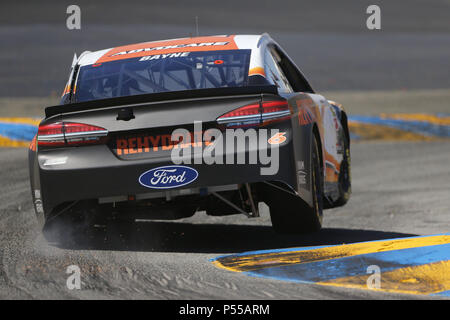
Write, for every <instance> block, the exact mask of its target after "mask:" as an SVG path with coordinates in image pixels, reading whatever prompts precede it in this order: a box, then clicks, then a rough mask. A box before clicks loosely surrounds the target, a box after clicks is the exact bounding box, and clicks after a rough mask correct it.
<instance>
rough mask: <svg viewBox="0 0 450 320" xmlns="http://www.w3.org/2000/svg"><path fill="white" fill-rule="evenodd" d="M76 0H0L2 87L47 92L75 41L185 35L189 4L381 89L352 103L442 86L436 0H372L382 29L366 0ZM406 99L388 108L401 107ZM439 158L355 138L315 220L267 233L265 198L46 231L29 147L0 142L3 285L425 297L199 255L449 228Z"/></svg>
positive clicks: (352, 85) (444, 37) (3, 295)
mask: <svg viewBox="0 0 450 320" xmlns="http://www.w3.org/2000/svg"><path fill="white" fill-rule="evenodd" d="M78 3H79V4H80V6H81V8H82V29H81V30H78V31H69V30H67V29H66V28H65V19H66V17H67V15H66V14H65V10H66V7H67V6H68V5H69V4H70V3H69V2H67V3H66V2H64V1H55V2H52V1H39V2H36V3H35V2H33V3H25V2H24V1H14V2H9V3H2V4H1V10H0V39H1V40H2V48H1V50H0V66H1V68H0V97H43V98H45V97H48V96H49V95H50V94H52V95H54V96H57V95H59V94H60V93H61V91H62V89H63V86H64V84H65V82H66V78H67V75H68V72H69V69H68V67H69V64H70V62H71V60H72V56H73V53H74V52H77V53H78V54H79V53H81V52H82V51H84V50H99V49H104V48H108V47H113V46H117V45H123V44H126V43H134V42H142V41H149V40H159V39H167V38H178V37H183V36H189V35H190V34H191V35H195V26H194V21H195V20H194V19H195V16H196V15H197V16H199V22H200V34H201V35H207V34H232V33H262V32H269V33H270V34H271V35H272V36H273V37H274V38H275V39H276V40H277V41H278V42H279V43H280V44H281V45H282V46H283V47H284V48H285V49H286V50H287V52H288V53H289V54H290V55H291V57H292V58H293V59H294V60H295V61H296V63H297V64H298V65H299V67H300V68H301V69H302V70H303V71H304V72H305V74H306V75H307V76H308V78H309V79H310V81H311V82H312V84H313V86H314V87H315V89H316V90H317V91H319V92H322V91H325V90H334V91H335V92H340V94H341V95H345V90H352V91H353V92H356V91H355V90H365V91H364V92H363V93H362V94H363V95H365V94H366V93H367V92H369V91H373V90H378V91H374V93H373V94H372V93H368V96H369V97H372V100H373V101H375V102H374V103H373V104H371V105H370V106H364V105H362V106H361V107H362V108H365V109H364V110H366V109H367V110H366V113H370V114H376V113H378V111H377V110H378V109H377V105H378V104H379V103H378V102H377V101H383V100H379V99H382V98H383V96H384V93H383V92H386V91H389V90H404V91H405V92H406V93H407V92H408V90H422V91H426V90H427V89H440V90H446V89H448V88H450V78H449V77H448V70H449V69H450V65H449V63H450V59H449V57H450V25H449V24H448V12H449V7H450V4H449V2H448V1H444V0H431V1H420V0H414V1H395V2H393V1H378V3H379V4H380V6H381V8H382V31H368V30H367V29H366V28H365V19H366V17H367V15H366V14H365V8H366V7H367V6H368V5H369V4H372V1H369V0H368V1H359V0H358V1H339V2H336V1H331V0H330V1H328V0H326V1H313V2H310V3H307V2H299V1H289V0H284V1H257V2H256V1H248V2H242V1H234V0H232V1H227V2H223V1H221V2H215V3H214V2H211V1H206V0H199V1H193V2H191V3H190V5H189V6H180V2H179V1H167V0H166V1H127V2H120V1H108V2H106V1H99V2H96V3H95V4H89V3H88V2H83V1H79V2H78ZM236 8H240V9H239V10H237V9H236ZM230 21H231V22H232V23H230ZM372 95H374V97H373V96H372ZM373 101H372V102H373ZM416 104H417V105H418V106H419V107H417V106H415V109H414V111H415V112H419V111H421V110H420V103H416ZM439 105H440V108H439V109H437V108H435V106H430V105H429V104H426V103H424V106H425V107H426V110H424V111H426V112H433V110H434V111H439V112H444V111H446V108H445V102H443V101H439ZM372 106H373V107H372ZM382 107H383V112H385V111H386V109H388V107H386V106H385V105H383V106H382ZM407 107H408V106H407V105H406V106H402V107H400V110H399V109H398V108H397V109H396V110H395V112H410V111H411V110H409V109H408V108H407ZM0 108H1V109H2V110H1V114H2V116H11V117H12V116H17V112H16V110H15V109H14V107H11V106H10V104H2V105H0ZM371 108H372V109H374V110H373V111H372V110H369V109H371ZM447 110H448V109H447ZM22 111H23V110H22ZM369 111H370V112H369ZM21 115H22V113H21ZM32 115H33V116H35V115H36V114H32ZM23 116H26V114H23ZM30 116H31V115H30ZM449 158H450V148H449V143H448V142H446V143H444V142H439V141H438V142H395V143H387V142H358V143H355V144H353V146H352V178H353V195H352V198H351V200H350V202H349V203H348V204H347V205H346V206H344V207H342V208H338V209H332V210H327V211H325V217H324V228H323V230H322V231H321V232H319V233H317V234H311V235H305V236H281V235H277V234H275V233H274V232H273V231H272V229H271V227H270V219H269V216H268V212H267V210H262V217H261V218H259V219H247V218H246V217H244V216H239V215H237V216H229V217H208V216H206V215H205V214H204V213H202V212H199V213H197V214H196V215H195V216H194V217H192V218H190V219H185V220H180V221H176V222H158V221H157V222H140V223H136V224H135V225H134V226H132V227H131V228H126V227H124V226H121V225H117V224H116V225H115V224H111V225H110V226H108V229H107V230H106V231H101V230H99V231H98V232H96V233H95V234H93V235H92V236H91V237H90V238H86V239H76V238H72V237H67V238H64V239H60V241H57V242H54V243H49V242H47V241H46V239H45V238H44V237H43V235H42V233H41V231H40V229H39V227H38V225H37V222H36V220H35V217H34V212H33V208H32V203H31V195H30V187H29V180H28V166H27V150H26V149H22V148H0V181H1V182H2V183H1V184H0V228H1V230H0V231H1V232H0V299H17V298H26V299H28V298H36V299H42V298H45V299H65V298H82V299H91V298H92V299H102V298H119V299H137V298H142V299H255V298H256V299H299V298H304V299H361V298H363V299H364V298H367V299H386V298H406V299H414V298H430V297H429V296H416V295H403V294H392V293H383V292H373V291H368V290H355V289H344V288H337V287H325V286H320V285H313V284H298V283H290V282H283V281H277V280H270V279H259V278H254V277H249V276H246V275H244V274H240V273H233V272H229V271H226V270H221V269H218V268H216V267H215V266H214V265H213V264H212V263H211V262H210V259H214V258H216V257H218V256H222V255H226V254H233V253H240V252H244V251H251V250H264V249H279V248H287V247H303V246H319V245H331V244H342V243H355V242H361V241H370V240H381V239H391V238H401V237H409V236H414V235H431V234H438V233H444V232H448V230H450V219H449V214H450V213H449V211H450V198H449V196H448V195H449V194H450V188H449V184H448V181H450V170H449V167H448V159H449ZM69 265H78V266H79V267H80V268H81V280H82V286H81V290H68V289H67V287H66V280H67V277H68V275H67V274H66V268H67V267H68V266H69Z"/></svg>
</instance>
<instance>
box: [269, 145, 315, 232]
mask: <svg viewBox="0 0 450 320" xmlns="http://www.w3.org/2000/svg"><path fill="white" fill-rule="evenodd" d="M310 154H311V169H312V172H311V184H312V188H311V189H312V198H313V206H312V207H310V206H309V205H308V204H307V203H306V202H305V201H304V200H303V199H301V198H300V197H298V196H297V195H294V194H291V193H288V192H283V191H281V190H278V189H277V190H276V191H275V189H274V190H272V191H273V192H275V194H273V195H272V197H271V198H272V199H271V201H269V208H270V218H271V220H272V226H273V228H274V229H275V231H276V232H279V233H291V234H292V233H296V234H299V233H309V232H315V231H319V230H320V228H321V227H322V212H323V200H322V199H323V166H322V165H321V161H320V156H319V148H318V143H317V140H316V137H315V136H313V139H312V143H311V153H310Z"/></svg>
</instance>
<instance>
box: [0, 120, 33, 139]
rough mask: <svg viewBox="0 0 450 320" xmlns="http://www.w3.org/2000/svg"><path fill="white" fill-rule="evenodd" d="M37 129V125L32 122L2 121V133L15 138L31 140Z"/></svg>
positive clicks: (0, 127)
mask: <svg viewBox="0 0 450 320" xmlns="http://www.w3.org/2000/svg"><path fill="white" fill-rule="evenodd" d="M37 130H38V128H37V126H33V125H31V124H22V123H13V122H0V135H1V136H4V137H7V138H10V139H13V140H21V141H31V140H33V137H34V136H35V135H36V133H37Z"/></svg>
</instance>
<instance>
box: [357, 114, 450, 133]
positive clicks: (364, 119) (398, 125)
mask: <svg viewBox="0 0 450 320" xmlns="http://www.w3.org/2000/svg"><path fill="white" fill-rule="evenodd" d="M348 119H349V120H350V121H355V122H361V123H367V124H374V125H381V126H388V127H391V128H395V129H399V130H403V131H410V132H414V133H420V134H423V135H426V136H437V137H450V126H448V125H438V124H434V123H430V122H426V121H416V120H412V121H410V120H399V119H386V118H381V117H378V116H359V115H351V116H348Z"/></svg>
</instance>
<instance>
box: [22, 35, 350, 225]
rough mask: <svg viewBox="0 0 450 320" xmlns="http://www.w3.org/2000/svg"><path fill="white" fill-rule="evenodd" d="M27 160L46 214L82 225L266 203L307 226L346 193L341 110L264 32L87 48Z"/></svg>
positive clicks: (254, 210)
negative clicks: (320, 92) (93, 50)
mask: <svg viewBox="0 0 450 320" xmlns="http://www.w3.org/2000/svg"><path fill="white" fill-rule="evenodd" d="M29 166H30V178H31V189H32V196H33V201H34V205H35V210H36V214H37V217H38V220H39V221H40V222H41V224H42V226H43V227H45V228H50V227H52V226H53V225H55V223H56V222H58V221H59V222H61V221H64V222H66V223H65V226H66V227H65V228H67V229H71V230H72V231H73V230H76V232H80V233H83V232H85V231H86V230H89V229H90V228H92V227H93V226H99V225H104V224H105V223H106V222H107V221H108V219H112V218H114V219H119V220H122V219H123V220H124V221H127V220H128V221H134V220H135V219H179V218H185V217H189V216H192V215H193V214H194V213H195V212H196V211H198V210H203V211H206V213H207V214H208V215H214V216H217V215H229V214H245V215H247V216H249V217H258V216H259V211H258V208H259V206H258V204H259V203H260V202H264V203H266V204H267V205H268V207H269V208H270V215H271V220H272V224H273V227H274V228H275V229H276V230H277V231H279V232H286V233H300V232H310V231H315V230H318V229H320V227H321V223H322V211H323V209H324V208H329V207H336V206H340V205H343V204H345V203H346V202H347V200H348V199H349V196H350V193H351V179H350V140H349V132H348V126H347V116H346V114H345V112H344V110H343V109H342V107H341V106H340V105H339V104H337V103H334V102H331V101H328V100H327V99H325V98H324V97H323V96H321V95H318V94H316V93H314V91H313V89H312V88H311V86H310V85H309V83H308V82H307V80H306V79H305V77H304V76H303V74H302V73H301V72H300V71H299V69H298V68H297V67H296V65H295V64H294V63H293V62H292V60H291V59H290V58H289V57H288V55H287V54H286V53H285V51H284V50H283V49H282V48H280V46H279V45H278V44H277V43H276V42H274V41H273V40H272V39H271V38H270V36H268V35H267V34H264V35H257V36H254V35H232V36H211V37H196V38H184V39H175V40H166V41H156V42H146V43H140V44H134V45H128V46H123V47H118V48H112V49H106V50H102V51H97V52H85V53H83V54H82V55H81V56H80V57H79V58H77V59H74V63H73V65H72V70H71V73H70V77H69V81H68V82H67V85H66V87H65V90H64V93H63V96H62V99H61V103H60V105H57V106H52V107H48V108H46V110H45V119H44V120H43V121H42V122H41V123H40V125H39V130H38V134H37V136H36V137H35V139H34V140H33V142H32V143H31V145H30V151H29Z"/></svg>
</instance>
